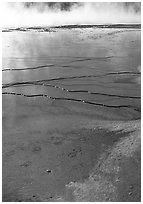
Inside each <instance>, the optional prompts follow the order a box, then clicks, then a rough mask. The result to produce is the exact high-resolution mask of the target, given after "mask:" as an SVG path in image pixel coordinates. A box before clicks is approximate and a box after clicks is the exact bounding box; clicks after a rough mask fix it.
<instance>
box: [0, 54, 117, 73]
mask: <svg viewBox="0 0 143 204" xmlns="http://www.w3.org/2000/svg"><path fill="white" fill-rule="evenodd" d="M112 57H114V56H107V57H93V58H83V59H77V60H72V61H70V62H65V63H59V64H49V65H41V66H37V67H26V68H18V69H17V68H6V69H2V71H4V72H5V71H23V70H32V69H41V68H45V67H53V66H58V65H62V64H70V63H73V62H80V61H86V60H87V61H89V60H104V59H110V58H112ZM61 67H69V65H65V66H64V65H63V66H61Z"/></svg>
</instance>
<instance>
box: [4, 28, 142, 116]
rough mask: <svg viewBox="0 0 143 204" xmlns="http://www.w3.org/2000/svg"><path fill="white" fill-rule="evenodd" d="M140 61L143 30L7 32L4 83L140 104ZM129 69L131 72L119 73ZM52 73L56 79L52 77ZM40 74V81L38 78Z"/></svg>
mask: <svg viewBox="0 0 143 204" xmlns="http://www.w3.org/2000/svg"><path fill="white" fill-rule="evenodd" d="M140 62H141V57H140V31H139V30H132V29H131V30H127V29H126V30H125V29H123V30H122V29H98V28H87V29H71V30H67V29H57V30H56V32H49V33H48V32H47V33H39V32H10V33H3V84H6V83H18V82H27V81H28V82H31V84H25V83H23V84H21V85H19V84H16V85H14V86H10V87H6V88H5V89H3V90H4V91H6V92H16V93H23V94H29V95H30V94H46V95H48V96H51V97H65V98H72V99H78V100H85V101H90V102H95V103H96V102H97V103H101V104H102V103H103V104H105V105H108V106H110V105H111V106H112V105H113V106H114V105H123V106H124V105H125V106H126V105H129V106H133V108H129V109H134V107H135V108H137V109H140V99H138V98H137V99H135V98H134V97H140V84H138V83H136V82H137V81H138V80H137V79H138V77H140V73H139V72H138V67H139V66H140V64H141V63H140ZM6 69H8V70H6ZM9 69H12V70H9ZM124 71H125V72H131V73H125V74H124V73H119V74H117V73H116V72H124ZM112 72H113V73H112ZM132 72H133V73H132ZM87 75H88V77H86V76H87ZM78 76H84V77H83V78H78ZM63 77H64V79H62V78H63ZM71 77H76V78H71ZM55 78H61V79H57V80H55ZM49 79H54V80H50V81H46V80H49ZM37 80H40V83H38V84H34V82H35V81H37ZM41 80H42V81H41ZM43 80H44V81H43ZM33 81H34V82H33ZM49 84H50V85H49ZM44 85H45V86H44ZM16 86H20V87H16ZM55 86H56V87H55ZM70 91H72V92H70ZM73 91H79V92H78V93H77V92H76V93H75V92H73ZM80 91H81V92H80ZM85 91H87V92H85ZM88 92H89V93H88ZM90 92H91V93H96V94H91V93H90ZM100 93H101V94H105V95H100ZM111 94H112V95H117V96H110V95H111ZM120 96H121V97H120ZM122 96H125V97H124V98H123V97H122ZM126 96H127V98H126ZM130 96H131V97H133V98H129V97H130ZM12 97H13V96H12ZM77 103H78V102H77ZM123 109H124V107H123ZM127 109H128V108H127ZM129 111H130V110H129ZM133 117H134V115H133Z"/></svg>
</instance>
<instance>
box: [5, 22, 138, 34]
mask: <svg viewBox="0 0 143 204" xmlns="http://www.w3.org/2000/svg"><path fill="white" fill-rule="evenodd" d="M73 28H128V29H130V28H133V29H141V24H140V23H137V24H93V25H91V24H90V25H87V24H84V25H77V24H76V25H75V24H74V25H61V26H43V27H42V26H37V27H17V28H4V29H2V32H12V31H23V32H26V31H32V30H36V31H40V32H56V30H54V29H73Z"/></svg>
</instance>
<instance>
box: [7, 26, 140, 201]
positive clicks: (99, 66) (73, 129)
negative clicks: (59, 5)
mask: <svg viewBox="0 0 143 204" xmlns="http://www.w3.org/2000/svg"><path fill="white" fill-rule="evenodd" d="M54 31H56V32H46V33H44V32H43V33H39V32H9V33H7V32H5V33H3V69H4V70H5V71H3V93H5V94H4V95H3V201H13V202H14V201H140V72H139V67H140V30H137V29H133V28H132V29H107V28H106V29H103V28H102V29H101V28H100V29H99V28H88V29H86V28H82V29H79V28H76V29H64V28H62V29H58V28H57V29H55V30H54ZM6 69H7V70H6ZM17 69H18V70H17ZM31 96H32V97H31ZM47 96H49V97H51V98H48V97H47ZM55 98H56V100H55ZM57 98H58V99H57ZM67 99H68V100H67ZM69 99H72V100H69ZM86 101H88V102H91V103H86ZM93 104H94V105H93ZM99 104H102V105H99ZM115 106H116V107H115Z"/></svg>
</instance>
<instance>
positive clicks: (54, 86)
mask: <svg viewBox="0 0 143 204" xmlns="http://www.w3.org/2000/svg"><path fill="white" fill-rule="evenodd" d="M28 85H41V86H49V87H53V88H58V89H61V90H62V91H66V92H69V93H88V94H92V95H103V96H109V97H117V98H133V99H141V97H140V96H124V95H116V94H105V93H99V92H92V91H87V90H68V89H66V88H63V87H60V86H57V85H52V84H41V83H28ZM5 88H7V87H5Z"/></svg>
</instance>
